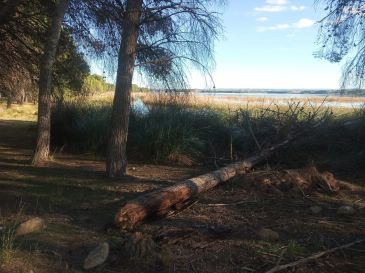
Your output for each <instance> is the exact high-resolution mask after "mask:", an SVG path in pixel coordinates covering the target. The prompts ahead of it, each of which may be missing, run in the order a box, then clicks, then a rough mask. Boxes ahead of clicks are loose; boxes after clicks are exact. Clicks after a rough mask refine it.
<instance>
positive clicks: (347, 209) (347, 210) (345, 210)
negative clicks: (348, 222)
mask: <svg viewBox="0 0 365 273" xmlns="http://www.w3.org/2000/svg"><path fill="white" fill-rule="evenodd" d="M337 214H339V215H352V214H355V209H354V208H353V207H351V206H341V207H339V208H338V210H337Z"/></svg>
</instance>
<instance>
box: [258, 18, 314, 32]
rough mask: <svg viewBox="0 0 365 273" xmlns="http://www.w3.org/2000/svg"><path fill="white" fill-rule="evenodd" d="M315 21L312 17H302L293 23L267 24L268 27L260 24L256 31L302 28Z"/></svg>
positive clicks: (311, 24)
mask: <svg viewBox="0 0 365 273" xmlns="http://www.w3.org/2000/svg"><path fill="white" fill-rule="evenodd" d="M315 23H316V21H314V20H312V19H308V18H302V19H300V20H299V21H298V22H296V23H293V24H278V25H275V26H268V27H263V26H260V27H258V28H257V31H258V32H266V31H275V30H284V29H295V28H298V29H303V28H309V27H312V26H313V25H314V24H315Z"/></svg>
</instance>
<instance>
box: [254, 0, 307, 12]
mask: <svg viewBox="0 0 365 273" xmlns="http://www.w3.org/2000/svg"><path fill="white" fill-rule="evenodd" d="M265 3H266V4H265V5H263V6H260V7H255V8H254V10H255V11H256V12H283V11H303V10H305V9H306V8H307V7H306V6H296V5H289V4H290V2H289V1H288V0H266V1H265Z"/></svg>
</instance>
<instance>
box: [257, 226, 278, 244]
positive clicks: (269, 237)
mask: <svg viewBox="0 0 365 273" xmlns="http://www.w3.org/2000/svg"><path fill="white" fill-rule="evenodd" d="M258 236H259V237H260V239H261V240H264V241H277V240H279V237H280V236H279V233H277V232H276V231H273V230H271V229H268V228H263V229H261V230H260V231H259V232H258Z"/></svg>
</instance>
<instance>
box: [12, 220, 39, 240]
mask: <svg viewBox="0 0 365 273" xmlns="http://www.w3.org/2000/svg"><path fill="white" fill-rule="evenodd" d="M45 228H46V223H45V221H44V220H43V219H42V218H39V217H34V218H32V219H29V220H28V221H25V222H23V223H21V224H20V225H19V226H18V227H17V229H16V230H15V236H16V237H18V236H22V235H26V234H29V233H35V232H40V231H42V230H43V229H45Z"/></svg>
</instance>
